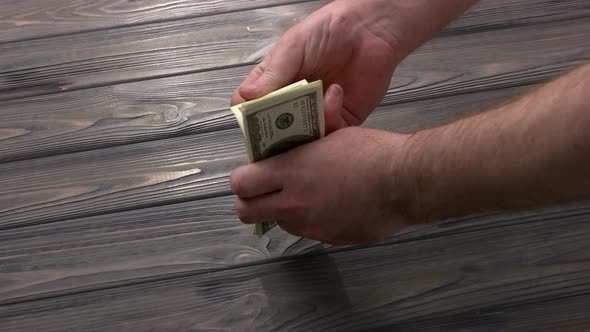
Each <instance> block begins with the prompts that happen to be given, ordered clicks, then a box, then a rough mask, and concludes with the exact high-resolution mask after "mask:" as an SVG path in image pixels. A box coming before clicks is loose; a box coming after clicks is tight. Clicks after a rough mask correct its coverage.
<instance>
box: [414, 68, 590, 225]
mask: <svg viewBox="0 0 590 332" xmlns="http://www.w3.org/2000/svg"><path fill="white" fill-rule="evenodd" d="M410 141H411V143H410V146H411V150H410V152H409V153H410V155H411V156H412V160H413V162H412V164H413V167H415V172H416V173H415V174H417V179H418V180H417V186H416V188H417V192H418V197H419V200H418V202H419V203H418V206H417V212H418V213H420V214H422V217H423V218H424V219H426V220H438V219H442V218H447V217H458V216H463V215H467V214H472V213H478V212H484V211H490V210H500V209H518V208H529V207H535V206H542V205H547V204H557V203H566V202H572V201H576V200H586V199H590V65H586V66H584V67H581V68H579V69H577V70H575V71H573V72H571V73H569V74H568V75H565V76H563V77H561V78H559V79H557V80H555V81H553V82H551V83H548V84H546V85H545V86H543V87H541V88H540V89H538V90H536V91H534V92H532V93H530V94H528V95H526V96H524V97H522V98H520V99H518V100H516V101H514V102H512V103H509V104H507V105H505V106H501V107H498V108H496V109H493V110H490V111H488V112H485V113H482V114H479V115H476V116H472V117H468V118H465V119H462V120H460V121H457V122H454V123H451V124H449V125H445V126H441V127H438V128H433V129H429V130H425V131H422V132H419V133H417V134H415V135H414V136H413V137H412V138H411V139H410Z"/></svg>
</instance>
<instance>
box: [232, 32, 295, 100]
mask: <svg viewBox="0 0 590 332" xmlns="http://www.w3.org/2000/svg"><path fill="white" fill-rule="evenodd" d="M302 42H303V41H302V40H301V36H300V35H298V34H297V33H287V34H285V36H284V37H283V38H281V39H280V40H279V42H278V43H277V44H276V45H275V47H274V48H273V49H272V50H271V51H270V52H269V53H268V55H267V56H266V58H265V59H264V61H262V63H260V64H259V65H258V66H256V67H255V68H254V69H253V70H252V72H250V74H249V75H248V76H247V77H246V79H245V80H244V82H243V83H242V84H241V85H240V87H239V88H238V89H237V90H236V92H235V93H234V96H233V97H232V105H234V104H237V103H241V102H244V101H246V100H251V99H256V98H259V97H262V96H264V95H266V94H269V93H271V92H273V91H275V90H278V89H280V88H282V87H284V86H287V85H289V84H290V83H293V81H294V80H295V79H296V77H297V74H298V73H299V70H300V68H301V66H302V64H303V57H304V48H303V45H302Z"/></svg>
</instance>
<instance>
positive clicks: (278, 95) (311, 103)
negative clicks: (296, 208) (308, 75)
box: [231, 80, 325, 236]
mask: <svg viewBox="0 0 590 332" xmlns="http://www.w3.org/2000/svg"><path fill="white" fill-rule="evenodd" d="M231 109H232V112H233V113H234V115H235V117H236V119H237V121H238V124H239V125H240V130H241V131H242V136H243V138H244V143H245V146H246V151H247V153H248V159H249V161H250V162H251V163H253V162H257V161H260V160H263V159H266V158H269V157H272V156H275V155H277V154H280V153H283V152H286V151H288V150H291V149H293V148H295V147H298V146H300V145H303V144H306V143H309V142H312V141H315V140H317V139H319V138H322V137H324V135H325V116H324V98H323V87H322V81H315V82H312V83H308V82H307V81H306V80H302V81H299V82H297V83H294V84H291V85H289V86H286V87H284V88H282V89H280V90H277V91H274V92H272V93H270V94H268V95H266V96H264V97H261V98H259V99H255V100H251V101H248V102H245V103H242V104H240V105H236V106H233V107H232V108H231ZM277 224H278V221H277V220H268V221H265V222H262V223H258V224H256V225H255V226H254V229H253V234H254V235H258V236H262V235H263V234H265V233H267V232H268V231H270V230H271V229H272V228H274V227H275V226H276V225H277Z"/></svg>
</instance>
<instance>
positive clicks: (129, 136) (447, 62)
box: [0, 20, 590, 162]
mask: <svg viewBox="0 0 590 332" xmlns="http://www.w3.org/2000/svg"><path fill="white" fill-rule="evenodd" d="M540 34H542V36H540ZM531 36H532V37H531ZM589 45H590V25H588V24H587V22H586V21H585V20H573V21H566V22H554V23H546V24H541V25H535V26H525V27H514V28H511V29H505V30H502V31H482V32H478V33H474V34H471V35H469V36H468V37H466V36H453V35H448V36H445V37H441V38H438V39H434V40H432V41H430V42H429V43H427V44H426V45H424V47H422V48H421V49H419V50H418V51H417V52H415V53H414V54H413V55H411V56H410V57H408V58H407V59H406V61H404V62H403V63H402V64H401V65H400V66H399V68H398V70H397V71H396V73H395V75H394V77H393V79H392V83H391V86H390V89H389V91H388V93H387V95H386V96H385V98H384V100H383V102H382V104H383V105H391V104H398V103H403V102H408V101H412V100H425V99H430V98H436V97H441V96H451V95H457V94H466V93H471V92H476V91H485V90H486V89H498V88H503V87H512V86H519V85H527V84H533V83H538V82H543V81H546V80H548V79H551V78H553V77H555V76H557V75H559V74H561V73H563V72H564V71H567V70H569V69H571V68H573V67H574V66H576V65H578V64H580V63H582V62H585V61H590V46H589ZM481 54H487V55H488V56H481ZM251 68H252V67H251V66H242V67H236V68H229V69H222V70H214V71H208V72H203V73H196V74H189V75H182V76H175V77H170V78H162V79H154V80H148V81H141V82H134V83H127V84H119V85H114V86H106V87H98V88H93V89H85V90H78V91H70V92H65V93H58V94H49V95H43V96H36V97H29V98H24V99H17V100H9V101H3V102H0V162H8V161H16V160H23V159H30V158H38V157H43V156H48V155H54V154H60V153H68V152H76V151H83V150H89V149H96V148H104V147H110V146H116V145H121V144H129V143H137V142H143V141H149V140H156V139H161V138H168V137H174V136H181V135H187V134H199V133H204V132H209V131H215V130H222V129H228V128H236V126H237V124H236V122H235V121H234V119H233V116H232V115H231V112H229V109H228V103H229V98H230V96H231V94H232V92H233V90H234V89H235V87H236V86H238V85H239V84H240V82H241V80H242V79H243V78H244V77H245V75H246V74H247V73H248V72H249V71H250V69H251Z"/></svg>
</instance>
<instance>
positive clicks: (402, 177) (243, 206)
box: [230, 127, 417, 245]
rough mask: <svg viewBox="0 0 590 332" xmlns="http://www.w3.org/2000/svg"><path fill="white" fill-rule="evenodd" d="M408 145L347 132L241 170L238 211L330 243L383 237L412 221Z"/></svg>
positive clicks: (373, 133)
mask: <svg viewBox="0 0 590 332" xmlns="http://www.w3.org/2000/svg"><path fill="white" fill-rule="evenodd" d="M407 141H408V136H406V135H400V134H394V133H389V132H385V131H378V130H373V129H367V128H362V127H354V128H347V129H343V130H339V131H337V132H335V133H333V134H331V135H329V136H327V137H325V138H323V139H321V140H318V141H315V142H312V143H310V144H306V145H304V146H300V147H298V148H296V149H294V150H291V151H289V152H288V153H284V154H281V155H278V156H275V157H272V158H269V159H266V160H262V161H260V162H257V163H253V164H250V165H247V166H242V167H240V168H238V169H237V170H235V171H234V172H233V173H232V175H231V181H230V182H231V188H232V190H233V191H234V192H235V193H236V194H237V195H238V198H237V199H236V203H235V206H236V212H237V214H238V216H239V218H240V220H242V222H244V223H248V224H252V223H257V222H260V221H262V220H265V219H279V220H281V222H280V223H279V224H280V227H281V228H283V229H284V230H285V231H287V232H289V233H291V234H294V235H297V236H303V237H307V238H310V239H314V240H318V241H322V242H325V243H329V244H335V245H343V244H353V243H367V242H373V241H379V240H382V239H384V238H386V237H388V236H390V235H392V234H394V233H396V232H397V231H399V230H400V229H402V228H403V227H404V226H406V225H408V224H412V223H414V222H415V218H414V217H413V215H414V214H413V212H412V211H414V207H415V206H417V204H415V202H416V199H415V198H416V197H417V195H416V194H415V193H414V188H416V186H415V185H414V179H413V177H412V175H411V174H410V172H408V170H412V169H413V168H412V167H407V166H408V165H407V164H406V162H405V161H406V160H407V158H406V155H407V152H406V151H407V149H406V146H407V144H406V143H407Z"/></svg>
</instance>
